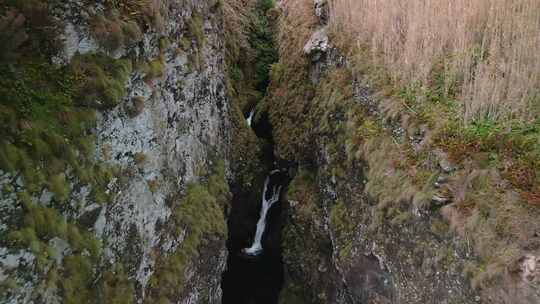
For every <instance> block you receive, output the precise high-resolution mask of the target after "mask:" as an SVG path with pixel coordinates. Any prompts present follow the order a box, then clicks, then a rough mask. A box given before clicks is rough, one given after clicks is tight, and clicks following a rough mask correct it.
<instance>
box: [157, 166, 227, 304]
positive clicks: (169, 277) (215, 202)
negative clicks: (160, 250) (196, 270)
mask: <svg viewBox="0 0 540 304" xmlns="http://www.w3.org/2000/svg"><path fill="white" fill-rule="evenodd" d="M224 174H225V173H224V165H223V163H221V162H220V163H218V164H217V165H216V167H215V168H214V171H213V173H212V175H210V176H209V177H208V181H207V182H206V183H203V184H189V185H188V187H187V189H186V194H185V196H184V198H183V199H182V200H180V201H177V202H175V203H174V205H173V206H172V208H173V216H172V223H171V224H172V230H173V233H174V234H175V235H179V234H181V233H182V232H183V231H185V232H186V236H185V238H184V241H183V242H182V243H181V244H180V245H179V246H178V247H177V248H176V250H175V251H174V252H173V253H172V254H170V255H168V256H163V257H160V258H159V260H158V263H157V265H156V267H157V269H156V271H155V272H154V275H153V276H152V277H151V279H150V282H149V287H150V296H149V297H148V300H150V299H152V300H159V301H165V302H166V301H169V300H172V299H173V298H174V295H175V294H177V293H179V292H181V291H182V288H183V286H184V281H185V274H184V271H185V267H186V265H187V264H188V263H190V261H191V260H192V259H193V258H194V257H195V256H196V255H197V254H198V249H199V247H200V246H202V245H203V244H204V243H205V242H206V238H207V237H213V236H219V237H220V238H224V237H225V236H226V234H227V226H226V223H225V218H224V215H223V210H224V205H225V204H226V203H227V201H228V199H229V190H228V185H227V182H226V180H225V175H224Z"/></svg>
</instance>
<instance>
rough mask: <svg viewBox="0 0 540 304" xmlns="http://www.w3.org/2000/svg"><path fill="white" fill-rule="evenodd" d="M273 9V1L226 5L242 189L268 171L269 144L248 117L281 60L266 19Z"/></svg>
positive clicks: (232, 1)
mask: <svg viewBox="0 0 540 304" xmlns="http://www.w3.org/2000/svg"><path fill="white" fill-rule="evenodd" d="M270 7H273V1H262V0H261V1H251V2H248V3H244V2H243V1H237V0H228V1H223V7H222V9H223V14H224V24H225V49H226V57H225V59H226V63H227V72H228V73H227V74H228V77H227V91H228V95H229V96H230V98H231V99H232V100H233V106H232V107H231V112H232V113H231V116H232V117H233V119H232V122H233V126H232V128H233V134H234V136H233V140H234V143H233V144H232V146H233V153H232V155H233V160H232V161H231V164H232V166H233V167H232V170H233V173H234V174H235V177H234V180H235V182H236V184H237V185H238V186H239V187H247V188H249V187H252V185H253V184H254V183H255V177H256V176H259V175H260V174H261V173H262V172H264V170H265V168H263V167H262V166H260V163H261V160H262V146H263V145H265V144H266V143H265V142H264V141H263V140H260V139H258V138H257V137H256V136H255V134H254V133H253V131H252V130H250V128H248V126H247V124H246V122H245V117H244V113H246V112H248V111H250V110H251V109H253V108H254V107H255V106H256V105H257V104H260V101H261V99H262V98H263V96H264V94H265V91H266V86H267V84H268V71H269V68H270V64H271V63H272V62H274V61H275V60H276V58H277V57H276V50H275V46H274V44H273V24H272V21H271V20H269V19H268V17H267V15H266V11H267V10H268V9H269V8H270ZM254 75H255V76H254Z"/></svg>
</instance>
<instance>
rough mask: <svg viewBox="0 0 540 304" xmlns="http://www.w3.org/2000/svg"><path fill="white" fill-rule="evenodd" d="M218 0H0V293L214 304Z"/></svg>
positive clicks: (229, 114) (219, 214)
mask: <svg viewBox="0 0 540 304" xmlns="http://www.w3.org/2000/svg"><path fill="white" fill-rule="evenodd" d="M229 2H234V1H226V3H224V2H223V1H198V0H192V1H151V0H148V1H146V0H144V1H128V0H126V1H45V0H43V1H2V2H0V7H1V8H2V10H1V11H2V13H1V16H0V17H1V22H0V31H1V32H2V33H1V35H2V37H4V38H5V39H7V43H6V45H4V46H3V47H2V49H1V55H2V58H1V62H0V63H1V73H2V89H0V92H1V96H2V97H1V98H2V100H1V102H2V104H1V105H0V115H1V117H2V122H3V126H4V128H3V130H2V131H1V132H2V138H1V143H0V160H1V162H0V165H1V166H0V168H1V170H0V188H1V189H2V195H1V199H0V210H1V211H0V216H1V222H2V224H1V225H0V236H1V237H0V245H1V248H0V281H1V288H0V302H2V303H28V302H36V301H37V302H44V303H94V302H95V303H132V302H139V303H141V302H145V303H146V302H155V301H159V302H160V303H162V302H163V303H165V302H174V303H195V302H200V303H219V302H220V301H221V289H220V287H219V283H220V276H221V272H222V271H223V268H224V267H225V261H226V247H225V239H226V236H227V231H226V225H225V219H226V218H225V217H226V211H227V210H228V207H227V205H228V204H229V200H230V194H229V186H228V181H227V179H229V180H230V181H231V180H233V179H236V178H235V177H236V174H237V173H235V172H240V171H241V170H242V167H238V166H237V167H235V170H231V159H233V158H237V157H238V156H237V155H238V154H237V153H238V152H239V151H235V150H233V149H232V144H233V143H238V142H240V143H244V141H247V140H248V139H249V138H250V136H254V135H250V134H249V133H247V135H243V136H240V135H239V134H241V133H242V132H244V133H246V132H249V131H246V130H248V129H247V125H246V124H245V122H244V120H243V117H242V113H240V112H239V108H238V106H237V105H236V104H235V103H234V102H233V101H232V99H231V96H232V95H231V94H230V85H231V84H230V83H229V78H228V73H229V72H228V70H227V65H226V56H228V55H227V54H226V49H225V44H226V41H225V39H224V36H226V38H228V39H240V38H241V37H240V38H238V37H234V36H232V37H231V35H230V33H231V30H230V28H229V29H228V30H226V29H225V28H224V26H228V24H226V22H224V15H226V14H227V10H228V9H230V3H229ZM241 8H242V10H245V9H247V7H241ZM242 10H239V11H237V14H242ZM229 26H230V25H229ZM227 43H229V44H240V43H241V41H237V40H235V41H227ZM229 57H230V55H229ZM245 147H246V149H249V148H251V146H250V144H245ZM252 150H253V151H256V149H255V148H253V149H252ZM235 153H236V154H235ZM246 156H247V155H242V157H246ZM249 163H250V161H249V159H245V161H244V162H243V166H249Z"/></svg>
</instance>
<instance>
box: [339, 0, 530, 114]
mask: <svg viewBox="0 0 540 304" xmlns="http://www.w3.org/2000/svg"><path fill="white" fill-rule="evenodd" d="M330 7H331V23H332V25H333V26H334V27H336V28H338V31H340V32H347V33H348V34H350V35H353V37H354V39H355V40H356V42H357V43H358V44H359V45H361V46H362V47H367V48H368V49H369V50H370V51H371V56H372V57H373V58H372V59H373V60H375V61H377V62H378V63H382V64H383V65H386V66H387V67H389V69H390V70H391V73H392V76H393V78H395V80H399V81H402V82H404V83H411V82H412V83H414V82H419V83H424V84H427V83H429V81H430V77H431V76H430V75H433V72H434V71H435V70H436V69H438V68H442V69H443V77H444V82H445V87H446V89H447V90H450V88H451V87H452V86H457V87H458V88H459V90H458V95H459V96H458V97H459V99H460V100H461V102H462V106H463V118H464V119H465V120H466V121H469V120H471V119H473V118H475V117H476V116H477V115H487V116H488V117H490V118H494V119H501V118H514V117H516V116H517V117H519V118H521V119H524V120H529V119H535V118H538V116H539V114H540V99H539V98H540V97H539V96H540V95H539V94H540V92H539V89H538V88H539V87H540V73H539V71H540V56H538V53H537V52H538V46H540V35H539V23H540V2H539V1H537V0H521V1H507V0H476V1H470V0H441V1H439V0H427V1H426V0H384V1H383V0H333V1H331V5H330ZM441 63H442V64H441Z"/></svg>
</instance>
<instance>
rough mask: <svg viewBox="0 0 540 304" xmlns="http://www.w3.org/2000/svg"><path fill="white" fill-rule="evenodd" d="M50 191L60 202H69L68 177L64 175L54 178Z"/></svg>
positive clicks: (52, 178)
mask: <svg viewBox="0 0 540 304" xmlns="http://www.w3.org/2000/svg"><path fill="white" fill-rule="evenodd" d="M49 189H50V190H51V191H52V192H53V193H54V198H55V199H57V200H58V201H61V202H64V201H65V200H67V198H68V196H69V192H70V187H69V184H68V182H67V181H66V176H65V175H64V174H62V173H61V174H58V175H54V176H52V177H51V180H50V181H49Z"/></svg>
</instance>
